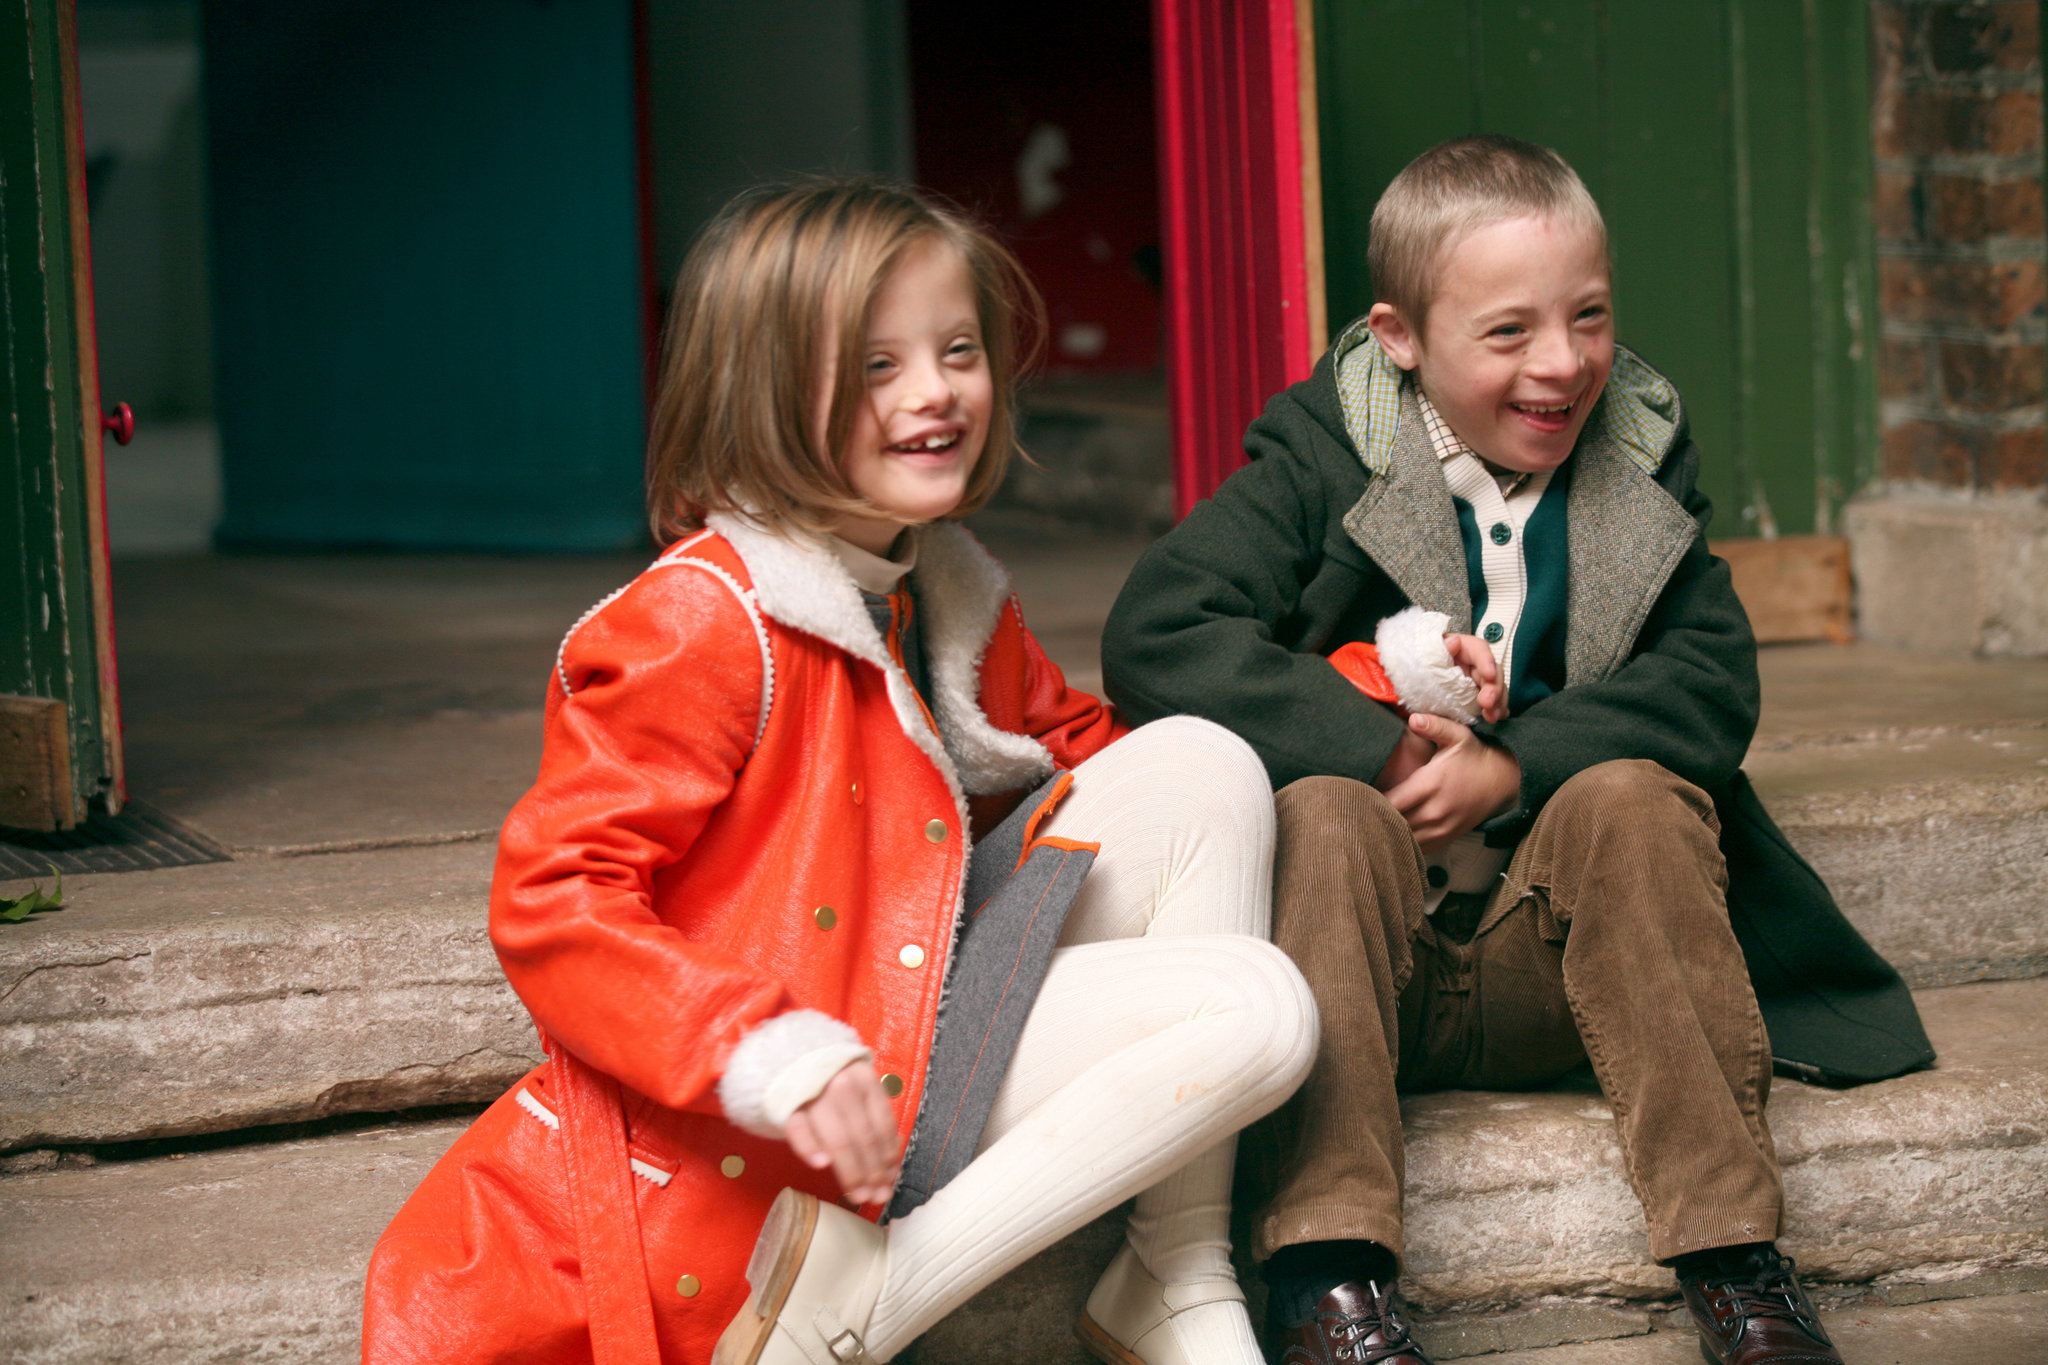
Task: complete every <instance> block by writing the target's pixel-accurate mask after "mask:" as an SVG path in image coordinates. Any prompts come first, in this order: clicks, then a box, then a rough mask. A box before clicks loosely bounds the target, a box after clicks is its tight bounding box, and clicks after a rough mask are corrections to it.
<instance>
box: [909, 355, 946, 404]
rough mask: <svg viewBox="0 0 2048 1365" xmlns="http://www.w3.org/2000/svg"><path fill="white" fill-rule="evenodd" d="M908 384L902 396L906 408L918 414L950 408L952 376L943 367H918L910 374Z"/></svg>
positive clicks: (926, 365) (930, 365)
mask: <svg viewBox="0 0 2048 1365" xmlns="http://www.w3.org/2000/svg"><path fill="white" fill-rule="evenodd" d="M908 378H909V384H908V385H907V390H906V392H905V394H904V402H905V404H906V405H907V406H909V407H910V408H912V409H913V410H915V411H918V412H929V411H933V410H936V409H943V408H946V407H950V406H951V405H952V402H953V397H954V389H953V376H952V375H951V374H949V373H947V371H946V367H945V366H943V365H934V364H925V365H918V366H916V367H915V368H914V369H912V371H911V372H910V374H909V376H908Z"/></svg>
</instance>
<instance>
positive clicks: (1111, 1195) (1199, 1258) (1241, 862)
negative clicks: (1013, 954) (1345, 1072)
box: [867, 717, 1316, 1360]
mask: <svg viewBox="0 0 2048 1365" xmlns="http://www.w3.org/2000/svg"><path fill="white" fill-rule="evenodd" d="M1045 832H1046V833H1049V834H1057V835H1061V836H1064V837H1066V838H1070V839H1084V840H1089V841H1099V842H1100V843H1101V845H1102V852H1101V855H1100V856H1099V857H1098V858H1097V860H1096V862H1095V865H1094V867H1093V869H1092V870H1091V871H1090V872H1089V874H1088V879H1087V881H1086V882H1084V883H1083V884H1082V888H1081V894H1080V897H1079V899H1077V900H1076V901H1075V903H1074V908H1073V910H1072V912H1071V914H1070V915H1069V917H1068V919H1067V925H1066V929H1065V932H1064V933H1063V934H1062V935H1061V938H1060V945H1061V946H1060V947H1059V948H1058V949H1056V950H1055V951H1054V953H1053V958H1052V965H1051V968H1050V970H1049V971H1048V972H1047V974H1046V978H1045V985H1044V987H1043V988H1042V989H1041V990H1040V992H1039V995H1038V1000H1037V1003H1036V1004H1035V1005H1033V1007H1032V1011H1031V1015H1030V1017H1029V1018H1028V1019H1027V1020H1026V1022H1025V1025H1024V1031H1023V1034H1022V1037H1021V1039H1020V1041H1019V1043H1018V1046H1017V1051H1016V1055H1015V1058H1014V1060H1013V1061H1012V1062H1011V1063H1010V1069H1009V1072H1008V1073H1007V1075H1006V1077H1005V1079H1004V1081H1003V1085H1002V1089H1001V1091H1000V1092H999V1093H998V1096H997V1099H996V1105H995V1110H994V1112H993V1113H992V1114H991V1115H990V1117H989V1122H988V1126H987V1129H986V1130H985V1131H984V1133H983V1137H982V1144H981V1148H980V1150H979V1152H978V1154H977V1155H976V1156H975V1159H974V1161H973V1162H972V1163H970V1164H969V1165H968V1166H967V1168H966V1169H965V1170H963V1171H962V1172H961V1173H960V1174H959V1175H958V1176H956V1177H954V1179H953V1181H952V1182H951V1183H950V1184H948V1185H947V1186H946V1187H945V1188H944V1189H941V1190H940V1191H938V1192H937V1193H936V1194H934V1195H933V1196H932V1197H931V1199H930V1200H929V1201H928V1202H927V1203H925V1204H924V1205H923V1206H921V1207H920V1208H918V1209H916V1210H915V1211H913V1212H912V1213H910V1214H909V1215H907V1216H905V1217H903V1218H900V1219H897V1220H896V1221H894V1222H892V1223H890V1224H889V1225H888V1238H889V1262H888V1271H887V1274H886V1276H885V1278H884V1281H883V1286H882V1294H881V1298H880V1300H879V1302H878V1303H877V1304H876V1307H875V1312H874V1316H873V1317H872V1319H871V1320H870V1324H869V1331H868V1333H867V1343H868V1348H869V1350H870V1351H872V1352H873V1353H874V1354H875V1356H876V1357H877V1358H879V1359H882V1360H887V1359H889V1358H890V1357H892V1356H894V1355H895V1354H896V1353H897V1352H898V1351H900V1350H902V1349H903V1348H904V1347H906V1346H908V1345H909V1344H910V1343H911V1342H912V1341H914V1340H915V1339H916V1338H917V1337H918V1335H919V1334H920V1333H922V1332H924V1331H925V1330H926V1329H927V1328H929V1327H931V1326H932V1325H933V1324H934V1323H936V1322H937V1321H938V1320H939V1319H940V1318H942V1317H944V1316H945V1315H946V1314H947V1313H949V1312H951V1311H952V1310H953V1309H955V1308H957V1307H959V1306H960V1305H961V1304H962V1303H964V1302H966V1300H967V1299H968V1298H969V1297H971V1296H972V1295H973V1294H974V1293H975V1292H976V1291H978V1290H980V1289H982V1288H983V1287H984V1286H986V1285H988V1284H989V1283H990V1282H991V1281H993V1280H995V1279H996V1278H997V1277H998V1276H1000V1275H1002V1274H1003V1273H1004V1272H1006V1271H1008V1270H1010V1269H1011V1268H1013V1267H1014V1266H1016V1265H1017V1264H1019V1263H1020V1262H1022V1261H1024V1260H1025V1259H1026V1258H1028V1257H1030V1256H1032V1255H1034V1254H1036V1253H1037V1252H1038V1251H1040V1250H1042V1249H1044V1248H1045V1247H1047V1246H1050V1245H1051V1244H1052V1243H1053V1242H1055V1241H1058V1240H1059V1239H1060V1238H1061V1237H1064V1236H1065V1235H1066V1234H1068V1233H1069V1232H1072V1231H1073V1230H1074V1229H1076V1228H1078V1227H1080V1226H1081V1225H1082V1224H1084V1223H1086V1222H1088V1221H1089V1220H1090V1219H1093V1218H1096V1217H1098V1216H1100V1215H1101V1214H1102V1213H1104V1212H1105V1211H1107V1210H1109V1209H1111V1208H1113V1207H1115V1206H1116V1205H1117V1204H1118V1203H1120V1202H1122V1201H1123V1200H1125V1199H1128V1198H1130V1197H1131V1196H1132V1195H1133V1194H1137V1196H1138V1199H1137V1205H1136V1208H1135V1210H1134V1212H1133V1213H1132V1215H1131V1224H1130V1232H1129V1239H1130V1244H1131V1247H1132V1249H1133V1250H1134V1251H1135V1252H1136V1253H1137V1255H1138V1257H1139V1259H1140V1260H1141V1261H1142V1262H1143V1263H1144V1265H1145V1267H1146V1269H1147V1270H1149V1271H1150V1272H1151V1273H1152V1274H1153V1275H1154V1276H1155V1277H1157V1278H1159V1279H1161V1280H1163V1281H1168V1282H1175V1281H1179V1282H1186V1281H1198V1280H1214V1279H1221V1278H1228V1277H1229V1276H1230V1275H1231V1269H1230V1243H1229V1237H1230V1233H1229V1219H1230V1179H1231V1163H1232V1157H1233V1154H1234V1152H1235V1150H1236V1139H1235V1136H1234V1135H1235V1134H1236V1132H1237V1130H1238V1129H1240V1128H1242V1127H1244V1126H1245V1125H1246V1124H1248V1123H1250V1122H1251V1121H1252V1120H1254V1119H1256V1118H1258V1117H1260V1116H1261V1115H1263V1114H1265V1113H1267V1112H1268V1111H1269V1110H1271V1109H1274V1108H1275V1107H1277V1106H1278V1105H1279V1104H1280V1102H1281V1101H1282V1100H1284V1099H1285V1098H1286V1097H1287V1096H1288V1095H1289V1094H1291V1093H1292V1092H1293V1091H1294V1089H1295V1087H1296V1086H1297V1085H1299V1084H1300V1083H1301V1080H1302V1078H1303V1077H1304V1076H1306V1075H1307V1074H1308V1069H1309V1066H1310V1063H1311V1062H1312V1061H1313V1060H1314V1057H1315V1047H1316V1013H1315V1004H1314V1001H1313V1000H1312V999H1311V998H1310V996H1309V992H1308V987H1307V986H1306V985H1305V984H1304V983H1303V981H1302V979H1301V975H1300V973H1299V972H1297V971H1296V970H1295V968H1294V965H1293V964H1292V963H1291V962H1289V961H1288V959H1287V958H1286V956H1285V955H1284V954H1282V953H1281V952H1280V951H1279V950H1278V949H1276V948H1274V947H1273V946H1272V944H1271V943H1269V942H1267V941H1266V940H1267V938H1268V928H1269V918H1270V908H1271V891H1272V885H1271V882H1272V859H1273V793H1272V788H1271V786H1270V785H1269V784H1268V782H1267V778H1266V771H1265V768H1264V767H1263V766H1262V765H1261V764H1260V762H1259V760H1258V758H1257V756H1256V755H1254V754H1253V753H1252V751H1251V749H1250V747H1249V746H1247V745H1246V744H1245V742H1244V741H1243V740H1241V739H1239V738H1238V737H1237V736H1236V735H1234V734H1232V733H1230V732H1229V731H1227V730H1225V729H1223V728H1222V727H1220V726H1217V725H1213V724H1211V723H1209V722H1207V721H1202V720H1196V719H1193V718H1190V717H1176V718H1173V719H1169V720H1162V721H1159V722H1156V723H1154V724H1152V725H1148V726H1145V727H1144V728H1142V729H1140V730H1137V731H1135V732H1133V733H1132V734H1130V735H1129V736H1127V737H1125V738H1124V739H1122V740H1119V741H1118V742H1117V743H1116V744H1114V745H1112V746H1110V747H1109V748H1108V749H1106V750H1104V751H1103V752H1102V753H1100V754H1097V755H1096V756H1095V757H1094V758H1091V759H1089V760H1088V761H1087V762H1085V763H1083V764H1082V765H1081V766H1080V767H1079V768H1077V769H1075V771H1074V787H1073V790H1072V791H1071V792H1070V793H1069V794H1068V796H1067V798H1066V800H1065V801H1064V802H1062V803H1061V805H1060V807H1059V809H1058V810H1057V811H1056V812H1055V814H1054V816H1053V818H1052V819H1051V820H1050V821H1049V822H1048V824H1047V827H1046V831H1045ZM1231 1307H1232V1308H1233V1310H1234V1311H1237V1312H1238V1313H1240V1314H1241V1312H1242V1310H1241V1309H1237V1308H1236V1306H1235V1305H1231ZM1245 1340H1246V1341H1249V1335H1248V1333H1247V1334H1246V1335H1245Z"/></svg>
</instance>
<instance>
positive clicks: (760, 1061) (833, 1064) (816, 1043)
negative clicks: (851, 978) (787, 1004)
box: [718, 1010, 875, 1138]
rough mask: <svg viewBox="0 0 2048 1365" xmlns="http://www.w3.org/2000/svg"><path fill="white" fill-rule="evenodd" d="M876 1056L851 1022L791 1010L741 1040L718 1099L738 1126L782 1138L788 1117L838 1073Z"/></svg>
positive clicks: (721, 1081) (727, 1066) (729, 1061)
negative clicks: (853, 1064)
mask: <svg viewBox="0 0 2048 1365" xmlns="http://www.w3.org/2000/svg"><path fill="white" fill-rule="evenodd" d="M874 1055H875V1054H874V1053H873V1052H871V1051H869V1049H868V1046H867V1044H865V1043H863V1042H862V1041H861V1040H860V1035H859V1034H858V1033H855V1032H854V1031H853V1026H852V1025H851V1024H847V1023H844V1022H842V1021H841V1020H838V1019H834V1018H833V1017H832V1016H831V1015H829V1014H822V1013H820V1012H819V1011H817V1010H791V1011H790V1012H789V1013H788V1014H778V1015H776V1016H775V1017H774V1018H773V1019H768V1020H765V1021H763V1022H762V1023H761V1024H760V1025H758V1026H757V1027H755V1028H754V1029H752V1030H751V1031H749V1032H748V1033H747V1035H746V1036H745V1037H744V1038H742V1039H740V1041H739V1044H738V1046H736V1047H734V1048H733V1050H732V1055H731V1056H730V1057H729V1058H727V1059H726V1063H725V1075H723V1076H722V1077H720V1078H719V1081H718V1102H719V1104H720V1105H721V1106H722V1107H723V1108H724V1109H725V1116H726V1118H727V1119H729V1120H731V1121H732V1123H733V1125H734V1126H735V1127H738V1128H743V1129H745V1130H746V1131H747V1132H749V1133H752V1134H754V1135H755V1136H756V1137H766V1138H779V1137H781V1136H782V1128H783V1125H784V1124H786V1123H788V1122H789V1116H790V1115H791V1114H794V1113H795V1112H796V1111H797V1110H799V1109H801V1108H803V1107H804V1106H805V1105H806V1104H809V1103H810V1102H811V1101H812V1100H814V1099H816V1098H817V1097H818V1095H819V1094H820V1093H821V1092H822V1091H823V1090H824V1089H825V1086H826V1084H827V1083H828V1082H829V1081H830V1080H831V1079H832V1078H833V1077H834V1076H836V1075H838V1074H839V1073H840V1071H841V1070H843V1069H844V1068H845V1067H847V1066H849V1065H851V1064H852V1063H854V1062H866V1061H872V1060H874Z"/></svg>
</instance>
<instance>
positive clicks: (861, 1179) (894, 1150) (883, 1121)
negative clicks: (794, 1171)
mask: <svg viewBox="0 0 2048 1365" xmlns="http://www.w3.org/2000/svg"><path fill="white" fill-rule="evenodd" d="M783 1132H784V1135H785V1136H786V1137H787V1138H788V1139H789V1145H790V1148H791V1150H793V1151H794V1152H795V1153H796V1154H797V1156H798V1158H799V1159H800V1160H802V1161H803V1163H804V1164H805V1165H806V1166H809V1167H810V1168H811V1169H813V1170H818V1171H822V1170H824V1169H825V1168H826V1167H827V1166H830V1167H831V1168H832V1173H833V1174H834V1175H835V1176H837V1177H838V1179H839V1188H840V1189H841V1190H843V1191H845V1193H846V1197H847V1198H848V1199H851V1200H852V1201H853V1202H854V1203H856V1204H880V1203H882V1202H884V1201H885V1200H887V1199H888V1198H889V1193H890V1191H891V1190H893V1189H894V1188H895V1187H896V1177H897V1176H899V1175H901V1174H902V1173H903V1160H902V1158H903V1144H902V1142H901V1141H900V1140H899V1139H898V1138H897V1136H896V1115H895V1112H894V1111H893V1110H891V1109H890V1108H889V1101H888V1098H887V1097H886V1096H884V1095H883V1094H882V1083H881V1081H879V1080H877V1079H876V1077H875V1069H874V1068H873V1067H872V1066H869V1065H868V1064H867V1063H866V1062H852V1063H849V1064H848V1065H847V1066H845V1067H844V1068H842V1069H841V1070H840V1072H839V1074H838V1075H836V1076H834V1077H833V1078H832V1079H831V1080H830V1081H827V1082H826V1083H825V1088H824V1089H823V1090H821V1091H819V1092H818V1097H817V1098H816V1099H814V1100H812V1101H811V1102H810V1103H809V1104H807V1105H805V1106H804V1107H803V1108H801V1109H799V1110H797V1111H796V1112H795V1113H794V1114H791V1115H790V1116H789V1122H788V1124H786V1125H785V1126H784V1129H783Z"/></svg>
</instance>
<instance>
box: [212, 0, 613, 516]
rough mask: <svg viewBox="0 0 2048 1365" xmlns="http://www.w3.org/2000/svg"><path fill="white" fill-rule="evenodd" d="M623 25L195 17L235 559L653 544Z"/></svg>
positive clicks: (356, 6)
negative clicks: (649, 538) (276, 549)
mask: <svg viewBox="0 0 2048 1365" xmlns="http://www.w3.org/2000/svg"><path fill="white" fill-rule="evenodd" d="M632 28H633V25H632V10H631V5H630V3H629V0H547V2H546V3H543V2H542V0H436V2H435V3H432V4H421V3H417V0H293V3H290V4H277V3H275V0H208V3H207V5H206V9H205V30H204V44H205V84H206V113H207V121H208V138H209V162H210V165H209V175H210V182H211V183H210V199H211V213H212V230H213V270H214V293H215V312H214V317H215V339H214V351H215V356H216V365H217V370H218V387H217V393H216V406H217V409H218V412H219V420H220V428H221V465H222V486H223V504H224V506H223V520H222V525H221V529H220V533H219V534H220V539H221V540H222V542H223V543H225V544H240V545H278V546H354V545H389V546H409V547H429V546H439V547H459V548H480V549H510V550H556V549H560V550H583V549H603V548H611V547H617V546H625V545H631V544H634V543H637V542H638V541H640V540H641V539H643V538H644V536H645V532H644V530H643V529H642V528H643V524H644V518H643V515H642V512H641V494H640V486H641V467H642V439H643V438H642V432H643V403H644V398H643V395H644V389H643V383H644V381H643V361H642V356H643V335H644V333H643V323H642V319H643V286H642V278H641V250H640V244H641V238H640V210H639V202H638V193H639V191H638V171H637V167H638V154H637V150H636V142H635V116H634V94H633V69H634V59H633V47H632Z"/></svg>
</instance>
